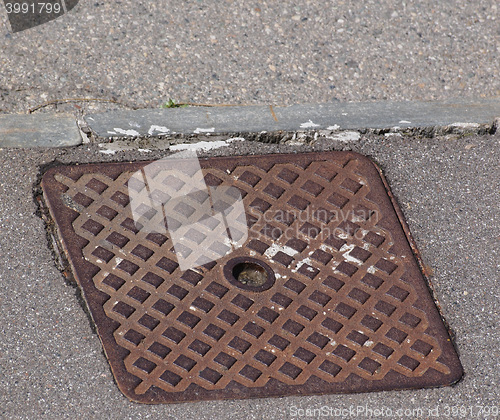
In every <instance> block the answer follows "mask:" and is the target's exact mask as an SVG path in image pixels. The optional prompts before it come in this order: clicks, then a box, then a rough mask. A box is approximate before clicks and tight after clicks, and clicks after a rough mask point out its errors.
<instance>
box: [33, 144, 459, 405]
mask: <svg viewBox="0 0 500 420" xmlns="http://www.w3.org/2000/svg"><path fill="white" fill-rule="evenodd" d="M199 162H200V164H201V168H202V169H201V170H200V171H201V172H199V173H198V174H193V173H188V172H189V171H188V170H186V168H188V167H190V165H186V164H185V163H184V162H183V161H182V160H166V161H161V163H160V165H159V166H158V165H156V167H155V168H156V169H155V170H154V171H152V172H151V173H149V176H150V177H151V185H153V186H155V188H156V189H157V188H158V186H161V188H160V190H161V191H158V190H156V191H151V190H152V188H151V185H149V189H148V193H150V195H151V196H152V197H153V199H152V200H153V201H154V200H155V198H154V197H157V198H156V199H157V200H158V202H157V204H158V203H160V204H162V203H165V200H164V196H165V194H166V195H167V196H169V197H172V196H174V195H176V191H177V192H179V191H181V192H183V191H184V193H185V194H186V196H189V194H190V192H192V191H193V186H192V185H191V183H192V180H193V179H196V178H197V177H198V179H199V178H200V174H201V175H202V178H201V179H203V180H204V181H205V183H206V185H207V191H208V190H210V191H212V192H213V190H214V188H216V187H219V188H220V187H223V186H227V187H228V188H229V187H232V188H233V190H234V188H236V189H237V190H236V191H238V192H239V193H238V194H236V195H239V194H241V195H240V197H239V198H240V199H241V200H242V202H243V205H244V212H243V217H238V218H235V219H234V220H233V222H234V223H233V225H235V226H236V229H233V231H232V233H231V234H232V235H233V237H232V240H233V242H231V238H229V239H230V241H229V242H227V241H225V242H224V241H219V243H217V241H212V242H210V243H207V244H205V243H204V242H203V241H204V239H205V238H206V237H207V235H208V233H210V232H214V231H215V230H216V229H217V225H218V223H217V220H216V218H212V217H209V218H208V219H210V220H211V221H212V222H214V220H215V222H214V223H209V222H206V223H205V225H206V226H205V227H206V231H205V232H203V229H201V230H200V229H198V230H195V232H194V234H193V236H191V237H190V238H189V240H191V241H192V247H191V249H187V254H190V252H191V251H193V250H196V252H191V254H200V255H201V254H203V252H200V251H199V250H200V249H208V248H210V249H216V248H217V246H218V247H219V252H220V254H219V258H217V261H212V262H210V261H209V260H206V262H205V263H204V264H202V265H200V266H196V263H193V262H191V265H189V266H184V269H181V267H180V265H179V264H180V263H181V261H180V253H179V252H180V248H179V249H178V248H176V244H175V243H173V240H172V237H173V236H174V235H168V233H160V232H153V231H149V232H148V231H147V230H145V229H144V226H145V225H144V224H142V225H141V223H138V222H137V219H134V217H133V214H132V212H133V209H132V208H131V198H130V191H132V190H130V187H133V189H134V191H137V192H140V191H141V190H144V188H148V181H147V180H146V181H144V183H143V184H142V185H139V184H140V183H139V184H137V182H131V180H132V178H133V174H137V173H139V174H141V173H142V174H146V172H147V171H145V168H146V167H147V165H151V164H153V163H152V162H135V163H112V164H109V163H106V164H89V165H76V166H59V167H54V168H51V169H49V170H48V171H47V172H46V173H45V175H44V176H43V180H42V188H43V194H44V198H45V202H46V204H47V207H48V209H49V211H50V215H51V217H52V218H53V219H54V220H55V224H56V227H57V231H58V235H59V239H60V241H61V243H62V247H63V250H64V252H65V254H66V256H67V259H68V261H69V262H70V264H71V267H72V270H73V273H74V277H75V278H76V280H77V282H78V284H79V286H80V287H81V289H82V291H83V296H84V297H85V300H86V302H87V304H88V307H89V309H90V312H91V314H92V317H93V320H94V322H95V324H96V327H97V331H98V334H99V337H100V339H101V341H102V344H103V347H104V350H105V353H106V356H107V358H108V360H109V363H110V366H111V369H112V371H113V374H114V376H115V379H116V382H117V384H118V386H119V388H120V389H121V391H122V392H123V393H124V394H125V395H126V396H127V397H128V398H130V399H131V400H134V401H138V402H143V403H172V402H182V401H196V400H210V399H231V398H250V397H269V396H285V395H305V394H325V393H345V392H361V391H378V390H394V389H408V388H420V387H428V386H440V385H448V384H452V383H454V382H456V381H458V380H459V379H460V378H461V376H462V374H463V370H462V366H461V364H460V361H459V359H458V356H457V354H456V352H455V349H454V347H453V345H452V343H451V341H450V337H449V335H448V332H447V330H446V328H445V326H444V324H443V321H442V319H441V317H440V314H439V312H438V310H437V309H436V306H435V304H434V302H433V300H432V298H431V295H430V293H429V290H428V288H427V284H426V281H425V280H424V277H423V275H422V273H421V271H420V269H419V265H418V260H417V258H416V257H415V254H414V252H412V247H411V246H410V244H411V243H412V242H411V238H410V236H409V232H408V229H407V227H406V224H405V222H404V221H403V219H402V214H401V212H400V210H399V208H398V207H397V205H396V203H395V201H394V199H393V198H392V195H391V194H390V192H389V189H388V186H387V183H386V182H385V180H384V178H383V176H382V174H381V173H380V171H379V170H378V168H377V167H376V166H375V165H374V164H373V163H372V162H371V161H370V160H369V159H368V158H366V157H364V156H361V155H359V154H356V153H352V152H328V153H305V154H293V155H265V156H245V157H220V158H210V159H200V161H199ZM153 178H154V179H153ZM134 181H137V179H135V180H134ZM131 184H134V185H131ZM144 191H146V190H144ZM229 191H230V189H227V190H224V191H223V192H224V194H220V197H218V199H219V198H221V197H224V196H229V195H231V194H229ZM233 193H234V191H233ZM155 194H156V196H155ZM162 194H163V198H161V196H162ZM181 195H182V194H181ZM209 195H210V194H206V196H205V198H200V197H199V196H196V194H194V195H193V196H191V197H188V198H186V200H188V201H187V204H186V202H185V203H182V200H181V201H180V202H179V203H177V206H175V208H174V207H171V208H169V209H168V211H167V213H168V214H169V215H170V217H171V219H169V221H168V226H167V224H166V222H165V220H164V218H165V217H166V216H168V214H167V215H166V214H165V210H163V214H162V210H161V205H160V207H158V206H157V207H156V210H155V206H154V205H153V204H152V208H149V210H148V211H152V213H151V214H149V216H148V215H147V211H143V213H141V214H143V215H146V216H147V217H148V218H149V220H152V219H154V218H158V217H160V220H161V223H163V226H165V227H167V228H170V224H173V223H174V222H175V221H176V220H178V221H179V220H182V219H183V218H186V217H187V216H186V214H187V213H189V214H192V213H193V212H196V211H198V209H197V206H198V207H202V206H203V205H205V204H206V203H209V204H210V206H211V208H212V209H213V210H214V214H215V213H216V210H217V208H216V207H217V206H216V203H215V202H214V201H215V199H214V197H213V196H212V197H211V198H210V197H209ZM178 196H179V194H177V197H178ZM232 196H233V197H232V199H234V196H235V194H232ZM158 197H160V198H158ZM162 200H163V201H162ZM207 200H208V201H207ZM153 201H151V203H152V202H153ZM222 201H224V199H223V198H222ZM204 203H205V204H204ZM181 204H182V205H181ZM231 205H232V204H231V203H229V204H228V202H226V207H225V209H226V210H227V209H228V208H230V209H231V208H235V207H236V206H233V207H231ZM179 206H180V207H179ZM186 206H187V207H186ZM221 208H224V206H222V207H221ZM143 210H144V209H143ZM220 211H222V210H220ZM227 214H228V212H227V211H226V215H227ZM240 216H241V215H240ZM205 219H206V217H205ZM144 220H146V219H144ZM172 220H173V221H174V222H172ZM200 220H201V219H200ZM219 222H220V220H219ZM181 224H182V223H181ZM224 231H225V232H226V233H227V226H226V227H225V228H224V229H223V230H222V231H221V232H223V233H224ZM167 232H168V231H167ZM238 232H239V236H238ZM188 233H189V232H187V231H186V230H184V231H183V235H185V236H189V235H188ZM208 236H210V235H208ZM235 236H236V237H237V238H236V239H235V238H234V237H235ZM184 239H186V238H184ZM226 239H227V237H226ZM186 243H188V244H189V242H184V245H185V244H186ZM200 246H201V248H200ZM214 246H215V248H214ZM224 246H225V247H226V248H225V250H224V251H220V249H224ZM187 248H189V246H188V247H187ZM214 259H215V258H214ZM185 261H187V260H185ZM185 261H184V262H185ZM202 262H203V261H202ZM186 267H188V268H186ZM235 267H240V268H238V269H236V268H235ZM255 267H258V268H259V270H258V272H257V275H258V276H261V277H262V281H261V282H259V281H258V279H257V280H255V278H252V275H253V274H255V272H252V268H255ZM248 268H249V269H250V273H249V274H248V270H247V269H248ZM235 270H236V271H235ZM245 270H246V271H245ZM241 272H245V275H247V274H248V278H247V279H246V280H245V281H243V280H242V275H241ZM252 273H253V274H252ZM243 277H244V276H243ZM252 282H253V283H252Z"/></svg>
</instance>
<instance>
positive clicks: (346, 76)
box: [0, 0, 500, 113]
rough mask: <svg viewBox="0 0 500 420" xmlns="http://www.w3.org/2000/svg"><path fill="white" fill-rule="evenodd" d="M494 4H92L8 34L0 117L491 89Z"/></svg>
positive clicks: (494, 79) (497, 25)
mask: <svg viewBox="0 0 500 420" xmlns="http://www.w3.org/2000/svg"><path fill="white" fill-rule="evenodd" d="M499 7H500V6H499V5H498V2H497V1H495V0H478V1H474V2H471V1H468V0H458V1H451V0H446V1H439V2H436V1H431V0H423V1H403V2H396V1H388V0H381V1H373V0H370V1H364V2H359V1H353V0H351V1H289V0H288V1H280V2H273V1H257V0H254V1H243V0H223V1H218V2H212V1H206V0H188V1H182V2H180V1H172V0H159V1H117V0H110V1H96V0H81V1H80V2H79V3H78V5H77V6H76V7H75V8H74V9H73V10H71V11H69V12H68V14H66V15H64V16H62V17H60V18H58V19H56V20H54V21H51V22H49V23H46V24H43V25H41V26H38V27H35V28H32V29H29V30H25V31H22V32H17V33H14V34H13V33H11V32H10V26H9V24H8V20H7V13H6V9H5V8H4V7H3V5H0V69H1V70H0V112H3V113H13V112H25V111H27V110H28V109H30V108H33V107H36V106H38V105H40V104H43V103H45V102H47V101H54V100H64V99H68V98H87V99H101V100H112V101H117V102H119V104H114V103H107V102H77V103H70V104H69V105H68V104H66V105H59V106H48V107H44V108H42V109H41V110H39V111H37V112H46V111H54V110H55V111H70V112H75V113H77V112H79V111H80V110H83V111H87V110H92V111H95V110H106V109H115V108H116V109H118V108H130V107H139V108H145V107H154V108H157V107H159V106H161V105H162V104H164V103H165V102H167V101H168V99H169V98H172V99H174V100H175V101H177V102H195V103H208V104H272V105H290V104H295V103H320V102H332V101H369V100H384V99H390V100H435V99H447V98H452V97H457V98H458V97H460V98H468V97H471V98H480V97H488V98H490V97H498V96H500V81H499V80H500V79H499V77H498V76H499V74H500V20H499V10H498V9H499Z"/></svg>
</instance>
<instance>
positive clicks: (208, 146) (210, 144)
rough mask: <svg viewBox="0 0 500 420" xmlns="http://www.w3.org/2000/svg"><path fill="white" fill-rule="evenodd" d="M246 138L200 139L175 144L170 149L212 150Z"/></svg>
mask: <svg viewBox="0 0 500 420" xmlns="http://www.w3.org/2000/svg"><path fill="white" fill-rule="evenodd" d="M242 140H245V139H244V138H243V137H233V138H230V139H227V140H218V141H200V142H198V143H188V144H174V145H172V146H170V150H172V151H179V150H193V151H197V150H203V151H207V150H212V149H218V148H220V147H224V146H229V144H230V143H232V142H233V141H242Z"/></svg>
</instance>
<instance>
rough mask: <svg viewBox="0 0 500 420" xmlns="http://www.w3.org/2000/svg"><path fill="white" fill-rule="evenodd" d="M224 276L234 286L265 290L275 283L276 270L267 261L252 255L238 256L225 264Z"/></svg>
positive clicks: (256, 290) (259, 290) (258, 290)
mask: <svg viewBox="0 0 500 420" xmlns="http://www.w3.org/2000/svg"><path fill="white" fill-rule="evenodd" d="M224 276H225V277H226V279H227V280H228V281H229V282H230V283H231V284H232V285H234V286H236V287H239V288H240V289H244V290H249V291H252V292H263V291H264V290H268V289H270V288H271V287H272V285H273V284H274V282H275V280H276V278H275V276H274V272H273V270H272V269H271V267H269V266H268V265H267V264H266V263H264V262H262V261H260V260H258V259H256V258H250V257H237V258H233V259H232V260H230V261H228V262H227V264H226V265H225V266H224Z"/></svg>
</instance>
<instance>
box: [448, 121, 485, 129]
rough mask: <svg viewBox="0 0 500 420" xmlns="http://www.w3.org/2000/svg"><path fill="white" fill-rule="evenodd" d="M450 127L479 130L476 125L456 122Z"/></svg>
mask: <svg viewBox="0 0 500 420" xmlns="http://www.w3.org/2000/svg"><path fill="white" fill-rule="evenodd" d="M451 126H452V127H457V128H479V124H478V123H461V122H456V123H453V124H452V125H451Z"/></svg>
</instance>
